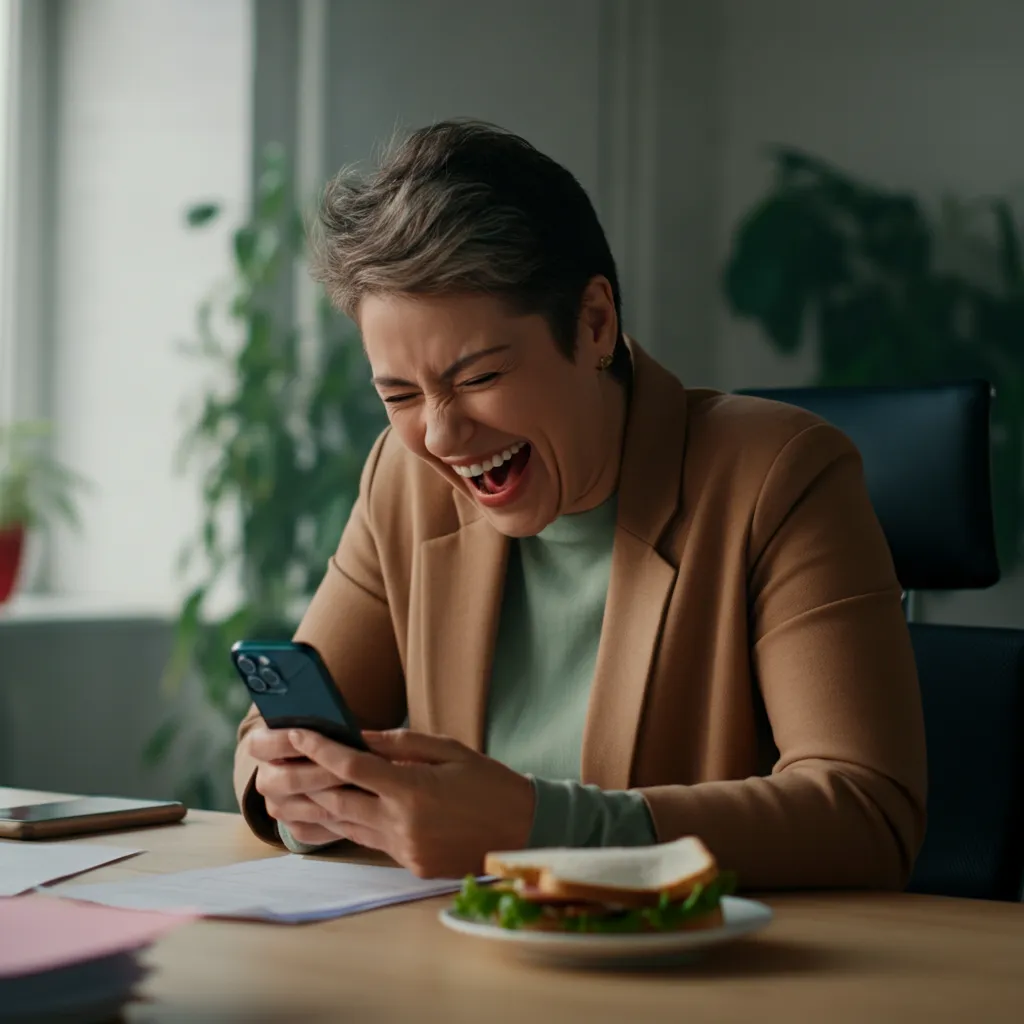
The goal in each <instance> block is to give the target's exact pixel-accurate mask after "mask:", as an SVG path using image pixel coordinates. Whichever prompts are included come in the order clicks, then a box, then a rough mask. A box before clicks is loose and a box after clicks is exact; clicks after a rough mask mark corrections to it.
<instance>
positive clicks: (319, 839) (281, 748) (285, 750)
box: [248, 723, 341, 846]
mask: <svg viewBox="0 0 1024 1024" xmlns="http://www.w3.org/2000/svg"><path fill="white" fill-rule="evenodd" d="M248 746H249V753H250V754H251V755H252V756H253V757H254V758H255V759H256V761H257V762H258V763H257V766H256V782H255V786H256V791H257V792H258V793H260V794H261V795H262V796H263V799H264V800H265V801H266V804H267V813H268V814H269V815H270V816H271V817H272V818H273V819H274V820H275V821H278V822H280V823H281V824H282V825H285V826H287V828H288V831H289V832H291V834H292V836H294V837H295V839H297V840H298V841H299V842H300V843H309V844H311V845H314V846H319V845H320V844H321V843H336V842H337V841H338V840H339V839H340V838H341V837H340V836H338V835H336V834H335V833H334V832H331V831H330V830H329V829H327V828H324V826H323V825H319V824H317V822H319V821H321V820H322V818H323V810H322V808H321V807H320V805H319V804H317V803H314V801H313V800H312V797H311V794H312V793H315V792H317V791H318V790H324V789H333V788H334V787H335V786H337V785H338V780H337V778H336V777H335V776H334V775H332V774H331V773H330V772H329V771H328V770H327V769H326V768H321V767H320V765H318V764H313V763H312V762H311V761H308V760H307V759H306V757H305V755H304V754H301V753H299V751H297V750H296V749H295V748H294V747H293V746H292V743H291V740H290V739H288V731H287V730H286V729H270V728H268V727H267V726H266V725H263V724H262V723H261V724H259V725H255V726H253V728H252V729H251V730H250V732H249V734H248Z"/></svg>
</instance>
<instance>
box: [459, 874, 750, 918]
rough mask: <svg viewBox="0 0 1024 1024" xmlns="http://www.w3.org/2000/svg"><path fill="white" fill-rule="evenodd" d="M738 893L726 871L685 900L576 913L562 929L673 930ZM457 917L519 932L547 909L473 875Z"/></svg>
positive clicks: (664, 896) (664, 897)
mask: <svg viewBox="0 0 1024 1024" xmlns="http://www.w3.org/2000/svg"><path fill="white" fill-rule="evenodd" d="M735 891H736V876H735V875H734V874H733V873H732V872H730V871H723V872H722V873H721V874H719V875H718V877H717V878H715V879H714V880H713V881H712V882H709V883H708V884H707V885H698V886H697V887H696V888H695V889H694V890H693V892H692V893H690V895H689V896H688V897H687V898H686V899H685V900H677V901H675V902H673V901H672V900H670V899H669V897H668V894H667V893H662V894H661V900H660V901H659V903H658V905H657V906H656V907H643V908H638V909H635V910H622V911H617V912H614V913H596V914H588V913H585V912H584V913H582V914H576V915H574V916H572V917H563V918H562V919H561V924H562V928H563V929H564V930H565V931H571V932H606V933H607V932H623V933H628V932H640V931H646V930H647V929H654V930H655V931H671V930H674V929H675V928H678V927H679V926H680V925H681V924H683V923H685V922H686V921H687V920H689V919H691V918H695V917H699V916H701V915H702V914H706V913H709V912H710V911H712V910H714V909H715V908H716V907H717V906H718V905H719V903H720V902H721V900H722V897H723V896H728V895H730V894H732V893H733V892H735ZM453 909H454V911H455V913H456V914H458V915H459V916H460V917H464V918H467V919H468V920H471V921H484V922H486V923H488V924H498V925H500V926H501V927H502V928H510V929H516V928H521V927H523V925H525V924H530V923H531V922H533V921H536V920H537V919H538V918H539V917H541V916H542V915H543V913H544V906H543V904H540V903H535V902H533V901H532V900H524V899H522V898H521V897H520V896H519V895H518V894H516V893H514V892H509V891H507V890H504V889H501V888H495V887H494V886H489V885H481V884H480V883H479V882H478V881H477V880H476V879H475V878H474V877H473V876H472V875H468V876H467V877H466V878H465V880H464V881H463V883H462V890H461V892H459V894H458V896H456V897H455V904H454V907H453Z"/></svg>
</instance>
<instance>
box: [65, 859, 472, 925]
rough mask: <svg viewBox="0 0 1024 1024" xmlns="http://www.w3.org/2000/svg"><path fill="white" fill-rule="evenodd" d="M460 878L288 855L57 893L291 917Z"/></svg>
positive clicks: (366, 906)
mask: <svg viewBox="0 0 1024 1024" xmlns="http://www.w3.org/2000/svg"><path fill="white" fill-rule="evenodd" d="M459 885H460V883H459V882H457V881H454V880H451V879H430V880H424V879H421V878H417V877H416V876H415V875H413V874H412V873H411V872H409V871H406V870H404V869H403V868H385V867H373V866H369V865H365V864H346V863H344V862H342V861H330V860H314V859H312V858H308V857H303V856H300V855H298V854H288V855H286V856H284V857H266V858H264V859H262V860H250V861H242V862H241V863H238V864H228V865H226V866H225V867H220V868H199V869H197V870H193V871H179V872H174V873H173V874H167V875H153V876H152V877H149V878H136V879H132V880H131V881H128V882H107V883H100V884H98V885H72V886H65V887H64V888H63V889H62V890H61V892H60V895H62V896H68V897H70V898H72V899H80V900H89V901H91V902H93V903H103V904H106V905H107V906H111V907H127V908H131V909H136V910H187V911H191V912H193V913H198V914H204V915H206V916H207V917H243V918H251V919H255V920H262V921H279V922H283V923H288V924H294V923H298V922H300V921H319V920H325V919H327V918H332V917H345V916H346V915H348V914H358V913H361V912H362V911H364V910H375V909H376V908H378V907H387V906H391V905H392V904H394V903H406V902H409V901H411V900H419V899H426V898H427V897H428V896H440V895H443V894H445V893H451V892H455V891H456V890H458V888H459Z"/></svg>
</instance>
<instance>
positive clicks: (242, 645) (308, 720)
mask: <svg viewBox="0 0 1024 1024" xmlns="http://www.w3.org/2000/svg"><path fill="white" fill-rule="evenodd" d="M231 660H232V661H233V662H234V666H235V669H236V670H237V671H238V674H239V676H241V678H242V682H244V683H245V686H246V688H247V689H248V691H249V696H250V697H252V701H253V703H254V704H255V705H256V707H257V708H259V712H260V714H261V715H262V716H263V720H264V721H265V722H266V723H267V725H268V726H269V727H270V728H271V729H311V730H312V731H313V732H318V733H320V734H321V735H323V736H326V737H327V738H328V739H332V740H335V741H336V742H338V743H343V744H345V746H347V747H353V748H354V749H356V750H367V749H369V748H368V747H367V746H366V743H365V741H364V740H363V734H362V732H361V731H360V729H359V725H358V724H357V722H356V719H355V716H354V715H353V714H352V712H351V711H349V709H348V705H347V704H346V703H345V700H344V698H343V697H342V696H341V691H340V690H339V689H338V687H337V686H335V685H334V680H333V679H332V678H331V674H330V672H328V671H327V666H326V665H325V664H324V663H323V660H322V659H321V657H320V655H319V654H317V652H316V649H315V648H313V647H311V646H310V645H309V644H305V643H301V642H299V641H295V640H275V641H265V642H264V641H259V640H242V641H239V642H238V643H237V644H235V645H234V646H233V647H232V648H231Z"/></svg>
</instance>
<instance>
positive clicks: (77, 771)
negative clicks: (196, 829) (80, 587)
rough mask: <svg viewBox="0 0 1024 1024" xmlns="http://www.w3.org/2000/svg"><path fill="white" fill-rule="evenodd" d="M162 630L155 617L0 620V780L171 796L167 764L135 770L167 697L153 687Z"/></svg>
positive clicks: (165, 647) (166, 645)
mask: <svg viewBox="0 0 1024 1024" xmlns="http://www.w3.org/2000/svg"><path fill="white" fill-rule="evenodd" d="M170 636H171V633H170V628H169V626H168V625H167V623H165V622H160V621H157V620H103V619H92V620H90V619H80V620H77V621H75V620H65V621H49V622H47V621H37V622H33V621H30V620H25V621H20V622H18V621H4V620H3V619H2V618H0V785H5V786H23V787H25V788H27V789H50V790H58V791H60V790H63V791H71V792H81V793H96V794H103V793H108V794H122V795H125V796H138V797H144V796H147V797H164V796H169V795H171V791H172V790H173V775H174V774H175V770H176V766H175V765H173V764H168V765H167V766H165V767H164V769H163V770H162V771H160V772H157V773H150V772H147V771H146V770H145V769H144V768H143V767H142V749H143V747H144V745H145V743H146V740H147V739H148V737H149V736H150V735H152V733H153V731H154V730H155V729H156V728H157V726H158V725H159V724H160V722H161V721H162V720H163V716H164V715H165V714H167V713H169V712H170V711H171V710H172V709H173V707H174V705H175V704H176V703H177V702H175V701H173V700H171V699H169V698H166V697H164V695H163V694H161V693H160V690H159V685H158V684H159V679H160V675H161V673H162V672H163V670H164V666H165V664H166V659H167V655H168V652H169V650H170Z"/></svg>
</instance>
